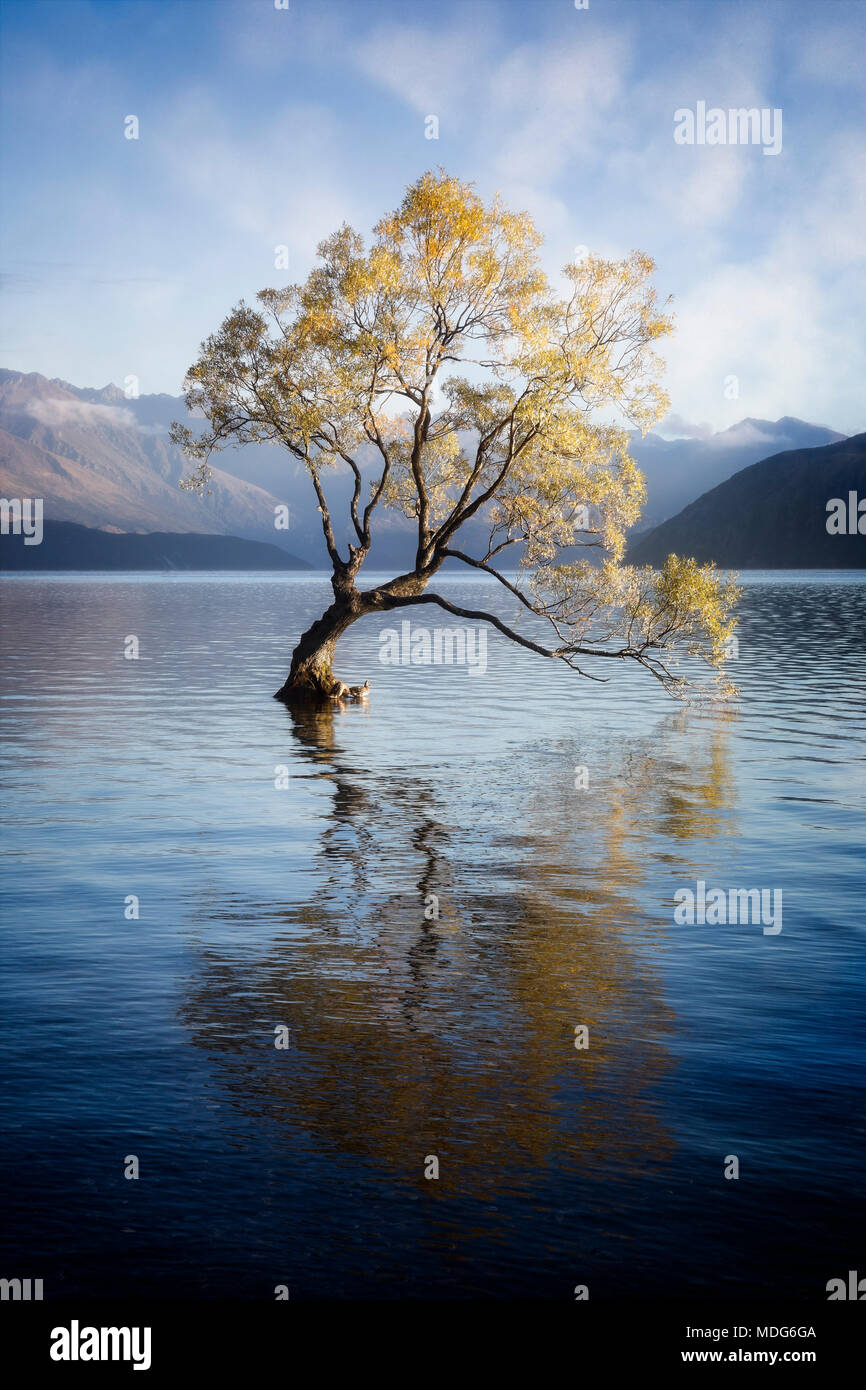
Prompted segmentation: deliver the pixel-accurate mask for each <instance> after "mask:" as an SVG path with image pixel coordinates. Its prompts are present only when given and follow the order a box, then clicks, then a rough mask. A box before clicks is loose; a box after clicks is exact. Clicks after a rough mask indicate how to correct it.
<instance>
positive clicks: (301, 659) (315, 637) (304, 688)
mask: <svg viewBox="0 0 866 1390" xmlns="http://www.w3.org/2000/svg"><path fill="white" fill-rule="evenodd" d="M360 597H361V596H360V594H358V593H357V591H356V592H354V593H352V594H347V595H345V596H343V595H339V596H338V597H337V598H336V599H335V600H334V602H333V603H332V604H331V606H330V608H327V609H326V610H325V612H324V613H323V614H322V616H321V618H318V619H317V620H316V622H314V623H313V626H312V627H311V628H308V629H307V631H306V632H305V633H304V634H303V636H302V637H301V639H300V641H299V642H298V645H297V646H296V647H295V650H294V652H293V653H292V664H291V667H290V669H289V674H288V676H287V677H286V680H285V683H284V685H283V686H282V687H281V689H280V690H278V691H277V693H276V695H275V697H274V698H275V699H277V700H284V701H285V702H286V703H287V704H289V703H294V702H299V703H314V704H323V703H325V702H326V701H328V700H330V698H331V696H332V694H333V692H334V690H335V689H336V687H337V678H336V677H335V675H334V670H333V665H334V649H335V648H336V645H337V642H338V640H339V638H340V637H342V635H343V633H344V632H345V631H346V629H347V628H348V627H351V626H352V623H353V622H355V620H356V619H357V618H360V616H361V614H362V612H363V608H362V605H361V602H360Z"/></svg>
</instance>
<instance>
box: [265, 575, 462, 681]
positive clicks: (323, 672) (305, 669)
mask: <svg viewBox="0 0 866 1390" xmlns="http://www.w3.org/2000/svg"><path fill="white" fill-rule="evenodd" d="M441 563H442V561H441V560H439V561H438V563H437V564H435V565H428V566H427V567H426V569H425V570H424V571H423V572H421V573H419V572H418V571H412V572H410V573H409V574H403V575H400V576H399V577H398V578H396V579H392V580H390V581H389V582H388V583H387V584H383V585H382V586H381V587H380V588H378V589H366V590H364V591H363V592H361V591H360V590H358V589H356V588H355V585H354V576H355V573H356V571H357V569H358V568H360V562H358V561H357V557H356V564H355V567H354V569H351V570H350V569H349V567H348V566H343V567H342V570H341V572H340V573H339V575H335V577H334V579H333V580H332V584H333V586H334V602H333V603H332V604H331V606H330V608H326V609H325V612H324V613H323V614H322V616H321V618H319V619H317V621H316V622H314V623H313V626H312V627H310V628H308V629H307V631H306V632H305V633H304V634H303V636H302V637H301V639H300V641H299V642H298V645H297V646H296V647H295V650H294V651H293V653H292V664H291V667H290V669H289V674H288V676H287V677H286V680H285V684H284V685H283V686H282V687H281V689H280V690H278V691H277V693H276V695H275V696H274V699H276V700H283V701H284V702H285V703H286V704H296V703H297V704H327V703H330V701H331V699H332V697H333V695H334V693H335V691H336V690H337V688H338V685H339V682H338V680H337V677H336V676H335V675H334V651H335V648H336V646H337V642H338V641H339V639H340V638H341V637H342V635H343V633H344V632H345V631H346V629H347V628H348V627H351V626H352V623H354V622H357V620H358V618H362V617H364V615H365V614H367V613H387V612H388V611H389V610H390V609H391V608H393V607H395V606H397V601H400V602H405V601H406V599H411V598H416V597H417V596H418V595H419V594H422V593H423V592H424V590H425V588H426V587H427V583H428V581H429V579H430V575H431V574H433V573H434V572H435V571H436V570H437V569H438V568H439V565H441Z"/></svg>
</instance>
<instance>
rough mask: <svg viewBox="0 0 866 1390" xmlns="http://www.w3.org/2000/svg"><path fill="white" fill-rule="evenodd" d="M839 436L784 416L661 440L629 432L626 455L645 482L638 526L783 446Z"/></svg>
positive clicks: (663, 515) (806, 444) (794, 446)
mask: <svg viewBox="0 0 866 1390" xmlns="http://www.w3.org/2000/svg"><path fill="white" fill-rule="evenodd" d="M844 437H845V436H844V435H841V434H839V433H838V432H837V431H836V430H831V429H827V428H826V427H825V426H823V425H810V424H807V423H806V421H804V420H796V419H794V418H793V417H792V416H790V415H785V416H783V417H782V419H781V420H753V419H745V420H740V421H739V422H738V423H737V424H736V425H731V427H730V428H729V429H726V430H720V431H719V432H718V433H717V434H708V435H706V436H705V437H703V438H696V439H695V438H692V439H663V438H662V437H661V436H660V435H658V434H654V433H650V434H648V435H646V436H645V437H644V438H641V436H640V435H639V434H636V435H633V436H632V443H631V452H632V457H633V458H634V459H635V461H636V462H637V463H638V464H639V466H640V468H641V469H642V471H643V473H644V476H645V477H646V480H647V503H646V507H645V508H644V514H643V516H642V517H641V521H640V529H641V530H646V529H647V528H648V527H649V526H656V525H658V524H659V522H661V521H664V520H665V519H666V518H667V517H670V516H674V515H675V514H676V513H677V512H678V511H680V510H681V509H682V508H683V507H684V506H686V504H687V503H689V502H693V501H694V500H695V499H696V498H697V497H700V496H701V495H702V494H703V493H705V492H707V491H709V489H710V488H714V487H717V486H718V484H719V483H722V482H724V481H725V479H726V478H730V477H733V475H734V474H735V473H739V472H740V470H741V469H743V468H748V466H749V465H750V464H752V463H758V462H759V461H760V460H761V459H765V458H769V457H770V455H771V454H778V453H781V452H783V451H784V450H789V449H813V448H816V447H818V446H820V445H822V444H833V443H836V442H838V441H839V440H841V439H844Z"/></svg>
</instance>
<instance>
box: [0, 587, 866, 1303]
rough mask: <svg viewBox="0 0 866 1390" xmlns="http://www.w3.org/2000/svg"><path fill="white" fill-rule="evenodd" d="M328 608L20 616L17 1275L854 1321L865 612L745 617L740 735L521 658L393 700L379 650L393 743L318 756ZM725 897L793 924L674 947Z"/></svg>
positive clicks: (176, 603)
mask: <svg viewBox="0 0 866 1390" xmlns="http://www.w3.org/2000/svg"><path fill="white" fill-rule="evenodd" d="M442 587H447V591H448V594H449V597H451V598H453V599H454V600H455V601H457V602H466V603H470V605H472V606H481V605H487V606H490V605H496V606H497V609H498V611H499V612H501V613H502V614H503V616H505V617H507V618H512V617H513V616H514V615H513V604H511V603H510V600H508V598H507V595H503V596H502V597H500V594H499V592H498V591H496V592H491V590H490V589H489V587H488V581H486V580H485V579H484V578H483V577H479V579H478V580H474V579H472V580H466V579H464V578H463V577H462V576H461V577H458V576H453V577H446V578H445V579H443V580H442ZM329 592H330V591H329V588H328V585H327V582H326V580H325V579H324V578H323V577H321V576H303V577H300V578H297V577H288V578H286V577H263V576H249V577H244V578H226V577H222V578H213V577H210V576H188V575H185V576H173V575H168V576H125V577H123V578H118V577H116V576H81V577H69V576H62V577H61V576H56V577H50V576H46V577H41V578H38V579H32V578H27V577H21V578H16V579H10V580H7V581H5V582H4V583H3V585H2V603H3V629H2V631H3V637H2V655H3V684H2V706H0V710H2V737H3V771H4V781H5V797H4V804H5V822H6V829H5V832H4V841H3V842H4V851H5V873H4V889H3V902H2V908H3V942H4V952H3V954H4V976H3V986H2V996H3V997H2V1005H3V1017H4V1027H3V1037H2V1058H0V1077H2V1106H3V1110H2V1124H3V1156H2V1165H0V1167H2V1172H0V1178H2V1185H3V1192H4V1206H5V1208H6V1210H5V1213H4V1218H3V1222H2V1235H0V1245H2V1250H0V1264H2V1269H0V1273H2V1274H3V1275H4V1276H6V1277H12V1276H16V1275H18V1276H21V1277H34V1278H40V1277H41V1278H43V1279H44V1281H45V1294H46V1297H59V1296H62V1295H64V1294H76V1295H82V1296H89V1295H92V1296H105V1295H114V1296H129V1297H130V1298H141V1297H146V1296H149V1295H158V1296H165V1297H202V1296H203V1297H218V1296H223V1297H226V1296H227V1297H248V1298H265V1299H269V1298H273V1296H274V1288H275V1286H276V1285H278V1284H286V1285H288V1286H289V1289H290V1293H291V1297H292V1298H311V1297H338V1298H363V1297H393V1298H397V1297H403V1298H424V1297H484V1298H487V1297H514V1296H520V1297H537V1298H563V1299H569V1298H571V1297H573V1293H572V1291H573V1289H574V1286H575V1285H577V1284H586V1285H587V1286H588V1287H589V1290H590V1296H591V1297H592V1298H604V1297H610V1298H616V1297H623V1296H627V1295H634V1294H638V1295H640V1294H646V1295H651V1296H659V1295H661V1296H671V1297H673V1296H676V1295H682V1294H692V1295H697V1296H701V1295H707V1296H710V1295H719V1294H721V1295H730V1296H731V1297H734V1296H746V1297H751V1296H774V1295H779V1296H781V1295H786V1296H789V1295H793V1296H795V1297H802V1298H804V1299H821V1300H823V1299H825V1298H826V1293H825V1292H824V1289H825V1285H826V1282H827V1280H828V1279H830V1278H833V1277H836V1276H839V1275H845V1274H846V1272H847V1271H848V1269H849V1268H858V1267H859V1268H861V1269H862V1261H863V1247H862V1239H861V1238H860V1236H859V1234H858V1228H859V1231H862V1223H863V1216H864V1209H866V1202H864V1191H863V1179H862V1167H863V1161H862V1155H863V1139H864V1110H866V1108H864V1104H863V1100H864V1061H863V1058H864V1042H866V1039H864V1029H863V995H864V975H866V971H864V952H863V945H864V910H863V886H864V882H866V874H864V865H863V858H864V855H863V845H864V838H866V836H864V827H866V777H864V761H866V702H864V686H866V680H864V677H866V655H864V630H866V582H864V579H863V577H860V576H855V575H844V574H842V575H840V574H834V575H820V574H809V575H750V576H747V577H746V580H745V595H744V599H743V603H742V623H741V628H740V633H739V637H740V654H739V658H738V660H737V662H736V664H735V671H734V674H735V678H736V680H737V682H738V684H739V686H740V690H741V695H740V700H739V702H738V704H737V705H736V706H735V707H734V708H733V709H730V710H726V711H719V710H713V709H703V710H701V709H695V710H683V709H681V708H680V707H679V706H677V705H675V704H673V703H672V702H671V701H670V699H669V698H668V697H667V696H665V694H664V692H663V691H662V690H661V687H660V686H658V685H657V684H656V683H655V682H654V681H652V679H651V678H649V677H648V676H646V675H645V674H643V673H641V672H629V671H628V670H621V671H620V670H617V671H615V673H614V675H613V678H612V679H611V680H610V681H609V683H607V684H595V683H592V682H589V681H586V680H581V678H580V677H579V676H577V675H576V674H575V673H573V672H570V671H568V670H567V669H565V668H562V669H560V668H559V667H554V666H553V665H552V664H548V663H546V662H544V661H543V660H542V659H541V658H538V657H536V656H534V655H533V654H531V653H529V652H527V651H524V650H521V649H517V648H515V647H514V646H513V645H510V644H508V643H507V642H506V640H505V639H504V638H501V637H500V636H499V635H498V634H496V633H495V632H491V634H490V637H489V645H488V669H487V672H486V673H485V674H483V675H471V674H470V673H469V671H468V670H467V669H466V668H465V667H459V666H439V667H421V666H417V667H416V666H406V667H403V666H398V667H389V666H384V665H382V664H380V662H379V660H378V653H379V633H380V631H381V629H382V628H383V627H384V626H386V625H387V624H386V623H385V622H378V621H377V620H375V619H368V620H366V622H362V623H360V624H358V625H356V627H354V628H353V629H352V630H350V632H349V633H348V634H347V635H346V637H345V638H344V639H343V640H342V642H341V645H340V648H339V653H338V663H337V669H338V672H339V674H340V675H341V676H343V678H345V679H348V680H350V681H352V682H354V681H363V680H364V679H365V677H369V679H370V683H371V687H372V698H371V701H370V704H369V706H367V707H361V706H354V705H353V706H350V707H348V708H346V709H343V710H339V709H338V710H336V711H335V712H334V713H333V714H320V715H317V716H309V717H307V718H306V719H298V718H295V717H293V716H292V715H291V714H290V713H288V712H287V711H286V709H285V708H284V707H283V706H282V705H280V704H279V703H278V702H276V701H274V700H273V699H272V698H271V697H272V694H273V691H274V690H276V689H277V687H278V686H279V685H280V684H281V682H282V680H283V678H284V676H285V673H286V669H287V662H288V657H289V655H290V652H291V648H292V645H293V642H294V640H295V638H296V636H297V634H298V632H299V631H300V630H301V629H302V628H303V627H305V626H307V625H308V623H309V621H311V620H312V619H313V618H314V617H315V616H317V615H318V612H319V611H321V608H322V607H323V606H324V604H325V603H326V602H327V601H328V598H329ZM436 612H437V610H434V609H431V608H424V609H418V610H415V611H410V612H409V613H404V614H401V615H400V616H401V619H402V618H403V617H409V618H410V619H412V620H413V622H415V623H417V624H421V625H424V626H428V627H433V626H436V625H437V624H449V623H451V621H452V620H451V619H450V618H448V617H447V616H446V615H444V614H443V615H440V616H439V617H438V618H437V617H436V616H434V615H435V614H436ZM131 634H134V635H136V636H137V637H138V639H139V643H140V655H139V659H138V660H137V661H134V660H126V659H125V658H124V655H123V652H124V640H125V638H126V637H127V636H128V635H131ZM601 674H604V675H608V674H610V673H609V672H607V671H605V672H602V673H601ZM577 765H581V766H584V767H586V769H587V770H588V774H589V786H588V788H587V789H582V790H578V789H576V788H575V785H574V783H575V773H574V769H575V767H576V766H577ZM281 766H282V767H284V768H286V769H287V776H286V780H287V783H288V785H287V786H286V787H282V788H277V787H276V786H275V778H276V777H277V776H278V773H277V772H276V769H277V768H279V767H281ZM699 879H703V880H704V881H705V882H706V883H707V885H708V887H723V888H731V887H743V888H749V887H761V888H771V889H773V888H775V889H779V890H781V891H782V894H783V930H782V931H781V933H779V934H778V935H765V934H764V933H763V931H762V929H761V926H760V925H757V924H751V923H749V924H737V925H716V926H709V925H705V924H704V925H699V924H695V925H693V926H689V925H677V924H676V923H675V921H674V902H673V895H674V893H675V892H676V891H677V889H679V888H682V887H688V886H692V887H694V886H695V884H696V882H697V880H699ZM430 894H435V895H437V897H438V899H439V917H438V920H435V919H434V920H426V919H425V915H424V906H425V901H427V902H429V901H430V900H429V895H430ZM130 895H136V896H137V897H138V898H139V900H140V916H139V918H138V920H134V919H132V920H130V919H127V918H126V917H125V915H124V908H125V902H126V900H127V898H128V897H129V896H130ZM279 1025H285V1026H286V1027H287V1028H288V1029H289V1030H290V1033H289V1036H290V1039H291V1046H290V1047H288V1048H287V1049H285V1050H277V1049H276V1048H275V1046H274V1040H275V1032H274V1030H275V1028H276V1027H278V1026H279ZM578 1025H585V1026H587V1027H588V1028H589V1047H588V1049H586V1050H577V1049H576V1048H575V1046H574V1038H575V1027H576V1026H578ZM130 1155H135V1156H137V1158H138V1161H139V1165H140V1166H139V1174H140V1175H139V1177H138V1179H137V1180H129V1179H127V1178H125V1177H124V1167H125V1163H126V1159H127V1156H130ZM428 1156H436V1157H437V1158H438V1161H439V1178H438V1180H430V1179H427V1178H425V1176H424V1172H425V1161H426V1159H427V1157H428ZM730 1156H735V1157H736V1158H737V1159H738V1161H739V1178H737V1179H726V1178H725V1176H724V1174H725V1167H726V1164H727V1163H728V1161H729V1158H730ZM858 1260H859V1262H860V1263H859V1266H858Z"/></svg>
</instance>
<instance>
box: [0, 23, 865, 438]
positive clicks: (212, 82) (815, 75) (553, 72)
mask: <svg viewBox="0 0 866 1390" xmlns="http://www.w3.org/2000/svg"><path fill="white" fill-rule="evenodd" d="M580 2H581V3H583V0H580ZM282 3H284V0H91V3H81V0H26V2H24V3H23V2H22V0H3V3H2V6H0V36H2V52H0V65H2V67H0V75H2V90H3V95H2V104H0V195H2V208H3V211H2V214H0V218H2V221H0V269H2V274H3V282H2V283H3V290H2V295H3V302H2V310H3V312H2V332H0V365H4V366H7V367H12V368H16V369H18V370H22V371H37V372H41V373H43V374H44V375H45V376H49V377H60V378H63V379H64V380H68V381H70V382H72V383H73V384H75V385H77V386H95V387H100V386H104V385H106V384H107V383H108V382H110V381H113V382H116V383H118V384H120V385H123V383H124V381H126V380H127V379H128V378H130V377H133V376H134V377H136V378H137V380H138V383H139V389H140V391H141V392H142V393H147V392H168V393H170V394H173V395H177V394H179V392H180V390H181V385H182V381H183V376H184V373H185V370H186V368H187V367H188V366H189V365H190V364H191V363H192V362H193V361H194V360H195V358H196V356H197V351H198V345H199V343H200V342H201V340H202V339H203V338H205V337H206V336H207V335H208V334H209V333H211V332H213V331H214V330H215V329H216V328H217V327H218V326H219V324H220V323H221V321H222V319H223V318H224V317H225V315H226V314H227V313H228V312H229V310H230V309H231V308H232V307H233V305H235V304H236V303H237V302H238V301H239V300H241V299H246V300H247V301H248V302H249V301H251V300H252V299H253V298H254V296H255V294H256V292H257V291H258V290H260V289H262V288H264V287H266V286H273V285H282V284H285V283H286V282H288V281H299V280H302V279H303V278H304V277H305V276H306V274H307V273H308V271H309V270H310V268H311V266H312V265H313V264H314V262H315V255H316V246H317V243H318V242H319V241H320V240H321V239H322V238H323V237H325V236H327V235H328V234H329V233H330V232H331V231H333V230H335V229H336V228H337V227H338V226H340V225H341V224H342V223H343V222H349V223H350V224H351V225H353V226H354V227H355V228H356V229H357V230H359V231H360V232H362V233H363V234H365V235H368V234H369V232H370V229H371V227H372V226H373V224H374V223H375V222H376V221H377V220H378V219H379V217H380V216H382V215H383V214H384V213H385V212H387V211H388V210H390V209H391V208H393V207H395V206H397V205H398V203H399V202H400V199H401V197H402V194H403V190H404V188H405V186H406V184H408V183H409V182H411V181H413V180H415V179H416V178H417V177H418V176H419V175H420V174H421V173H422V172H423V171H424V170H425V169H428V168H434V167H437V166H440V165H441V166H443V167H444V168H445V169H446V170H447V171H448V172H449V173H452V174H456V175H458V176H459V177H461V178H464V179H468V180H471V181H473V182H474V183H475V184H476V186H477V188H478V191H479V192H480V193H481V194H482V195H483V196H485V197H488V196H491V195H492V194H493V193H495V192H497V191H498V192H500V193H501V194H502V196H503V199H504V200H505V202H506V203H507V204H508V205H510V206H512V207H514V208H519V209H525V210H526V211H528V212H529V213H530V214H531V215H532V217H533V219H534V220H535V223H536V226H537V227H538V230H539V231H540V232H541V233H542V235H543V237H544V247H543V251H542V256H543V261H544V265H545V268H546V269H547V270H548V272H549V273H550V274H551V275H552V276H554V277H555V276H556V275H557V273H558V271H559V269H560V267H561V266H562V265H564V264H565V263H566V262H568V261H571V260H573V259H574V257H575V248H587V249H588V250H590V251H592V252H594V253H597V254H601V255H604V256H611V257H615V256H622V255H625V254H627V253H628V252H629V251H630V250H632V249H639V250H642V251H644V252H647V253H648V254H649V255H650V256H652V257H653V259H654V260H655V261H656V264H657V271H656V276H655V283H656V285H657V287H658V289H659V291H660V292H661V294H662V295H663V296H666V295H668V294H670V295H672V296H673V310H674V313H675V315H676V331H675V334H674V336H673V338H672V339H671V340H669V341H668V342H667V344H666V345H665V346H664V350H663V354H662V355H663V356H664V357H665V359H666V362H667V372H666V377H665V385H666V387H667V390H668V393H669V395H670V397H671V409H672V417H671V419H670V420H669V421H668V430H669V432H672V433H680V434H686V435H687V434H690V433H695V434H700V433H703V432H705V431H706V430H707V429H723V428H726V427H728V426H730V425H731V424H733V423H734V422H735V421H738V420H741V419H742V418H743V417H746V416H752V417H758V418H767V419H776V418H778V417H779V416H782V415H795V416H799V417H800V418H802V419H807V420H810V421H813V422H814V423H818V424H824V425H829V426H831V427H832V428H834V429H837V430H839V431H841V432H843V433H845V434H852V433H856V432H859V431H862V430H863V429H866V391H864V379H866V349H864V331H863V325H864V324H866V267H864V255H866V236H864V231H866V63H864V62H863V53H864V51H866V0H821V3H815V0H804V2H803V3H800V0H758V3H739V0H588V6H587V7H586V8H581V9H578V8H577V7H576V5H575V0H480V3H465V2H464V3H461V2H459V0H458V2H456V3H449V2H448V0H442V2H441V3H440V2H438V0H397V2H394V0H288V7H287V8H285V9H283V8H277V5H278V4H282ZM702 102H703V103H705V104H706V108H707V109H712V108H720V109H721V110H722V111H724V112H727V111H728V110H730V109H732V108H739V107H748V108H753V107H754V108H758V109H759V110H764V109H766V110H767V112H768V113H772V112H773V111H780V112H781V135H782V140H781V149H780V150H779V152H778V153H777V154H765V153H764V147H763V145H762V144H761V143H738V144H733V143H725V144H709V143H705V144H698V143H692V144H683V143H678V142H677V140H676V139H675V138H674V135H675V129H676V126H677V122H676V121H675V112H677V111H682V110H690V111H692V112H695V113H696V119H697V113H698V112H699V106H698V104H699V103H702ZM129 116H135V117H136V118H137V121H138V139H128V138H126V133H125V132H126V131H127V130H129V129H132V128H133V127H132V126H131V125H130V123H129V122H128V121H127V118H128V117H129ZM431 116H435V118H436V122H437V123H438V138H435V139H434V138H429V136H430V135H431V134H432V133H433V131H434V129H435V125H434V123H433V122H431V121H430V119H429V118H430V117H431ZM768 119H770V118H769V116H768ZM774 119H775V118H774ZM679 123H680V125H682V119H681V118H680V122H679ZM768 130H769V127H768ZM765 143H768V142H765ZM278 247H287V248H288V266H289V268H288V270H283V269H276V268H275V260H276V257H277V252H276V248H278ZM578 254H580V253H578Z"/></svg>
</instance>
